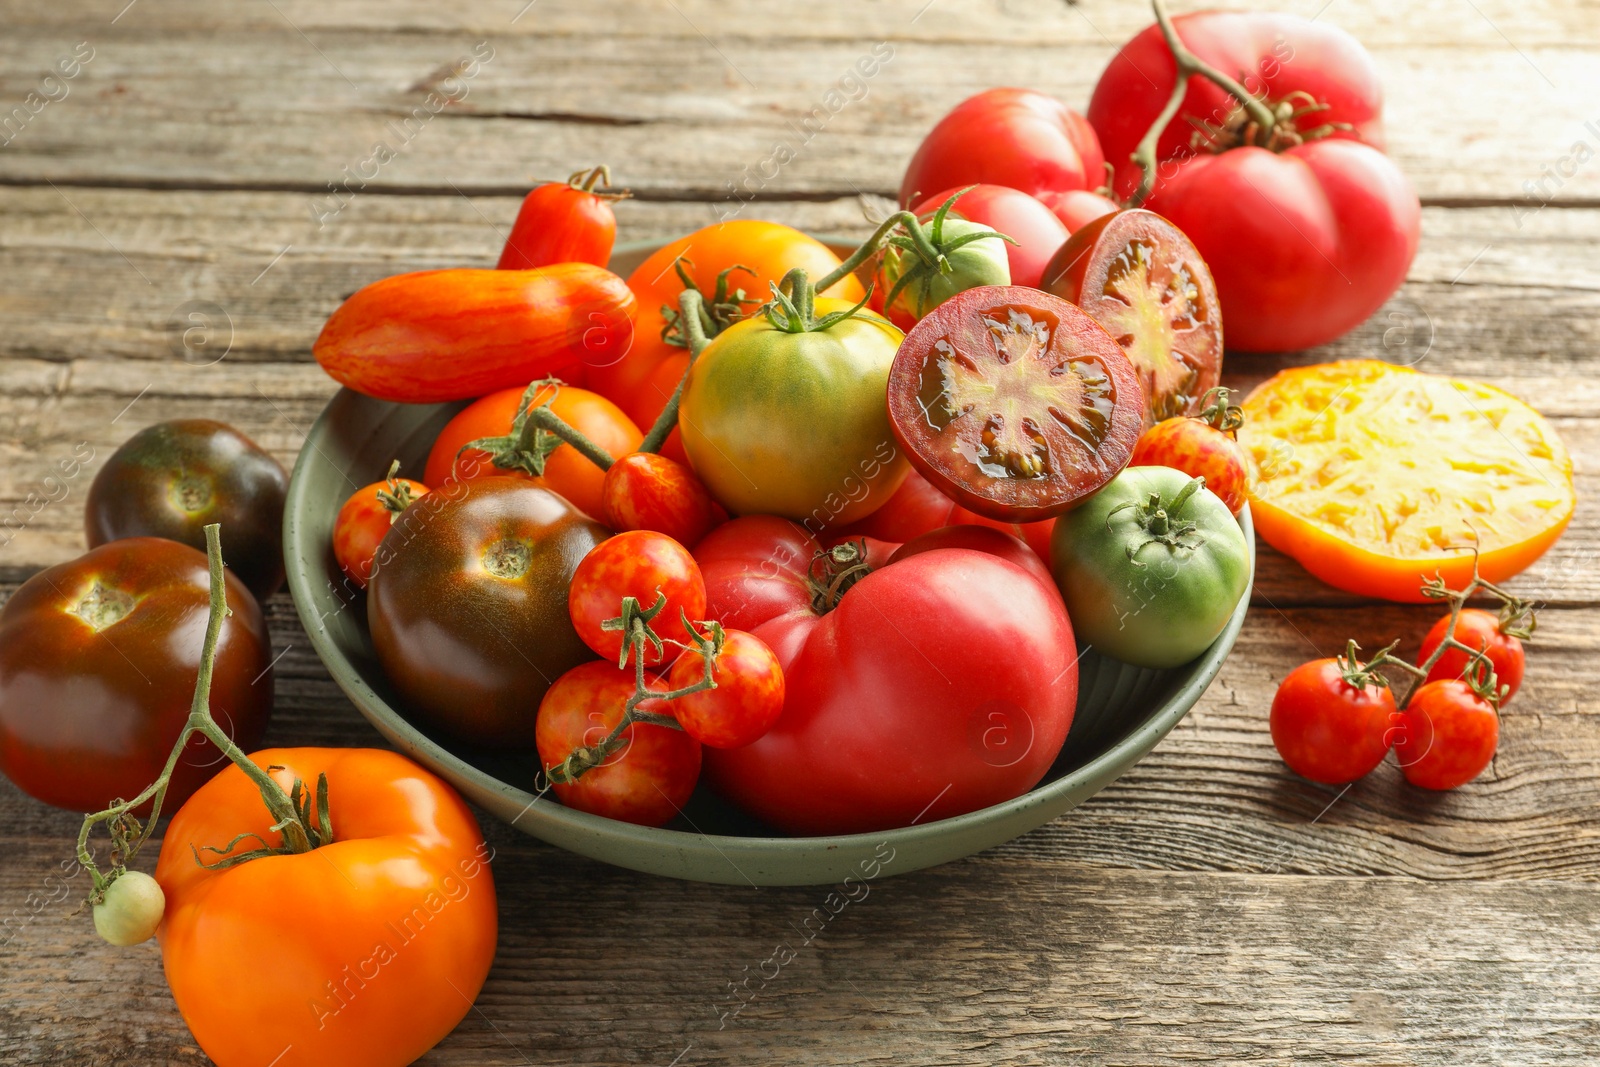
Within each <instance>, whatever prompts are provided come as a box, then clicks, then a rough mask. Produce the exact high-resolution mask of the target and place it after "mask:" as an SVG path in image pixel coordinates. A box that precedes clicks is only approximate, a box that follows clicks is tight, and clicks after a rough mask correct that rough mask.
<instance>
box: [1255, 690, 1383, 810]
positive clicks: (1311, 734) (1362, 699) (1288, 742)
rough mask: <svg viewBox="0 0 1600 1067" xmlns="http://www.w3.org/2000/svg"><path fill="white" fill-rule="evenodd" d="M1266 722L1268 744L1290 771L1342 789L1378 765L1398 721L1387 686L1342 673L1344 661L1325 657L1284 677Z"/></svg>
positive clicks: (1381, 760) (1273, 699)
mask: <svg viewBox="0 0 1600 1067" xmlns="http://www.w3.org/2000/svg"><path fill="white" fill-rule="evenodd" d="M1351 679H1353V680H1351ZM1357 683H1360V684H1357ZM1270 721H1271V726H1272V743H1273V744H1274V745H1276V746H1277V748H1278V755H1280V756H1282V757H1283V762H1285V763H1287V764H1288V765H1289V769H1290V770H1291V771H1294V772H1295V773H1296V774H1298V775H1301V776H1302V777H1305V778H1309V779H1311V780H1312V781H1313V782H1322V783H1323V784H1325V785H1343V784H1345V783H1346V782H1353V781H1355V780H1356V779H1357V778H1361V777H1363V776H1365V775H1367V774H1369V773H1370V772H1371V771H1372V770H1373V768H1375V767H1376V766H1377V765H1378V764H1380V763H1382V762H1383V757H1384V753H1386V752H1388V751H1389V737H1390V733H1389V731H1390V726H1391V725H1392V724H1393V723H1394V722H1396V721H1398V720H1397V719H1396V711H1395V703H1394V694H1393V693H1392V692H1390V690H1389V687H1388V686H1387V685H1384V684H1383V683H1382V681H1381V680H1376V681H1373V680H1369V679H1367V678H1363V677H1362V676H1360V675H1359V674H1353V673H1347V671H1346V666H1345V663H1344V661H1343V660H1341V659H1332V658H1330V659H1318V660H1312V661H1311V662H1310V663H1303V664H1301V665H1300V666H1298V667H1296V668H1295V669H1294V670H1292V671H1290V672H1289V676H1288V677H1287V678H1285V679H1284V680H1283V681H1282V682H1281V683H1279V685H1278V692H1277V695H1275V696H1274V697H1273V698H1272V714H1271V720H1270Z"/></svg>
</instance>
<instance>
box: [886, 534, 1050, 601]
mask: <svg viewBox="0 0 1600 1067" xmlns="http://www.w3.org/2000/svg"><path fill="white" fill-rule="evenodd" d="M940 548H966V549H971V550H972V551H974V552H987V553H989V554H990V555H991V556H998V557H999V558H1001V559H1003V560H1006V561H1007V562H1010V563H1015V564H1016V565H1017V566H1018V567H1021V568H1022V569H1023V570H1025V571H1027V572H1028V573H1029V574H1031V575H1032V576H1033V577H1034V578H1035V579H1036V580H1038V581H1039V582H1041V583H1043V585H1044V587H1045V588H1046V589H1048V590H1050V592H1052V593H1055V592H1056V580H1055V577H1054V576H1053V575H1051V573H1050V568H1049V566H1047V565H1046V564H1045V561H1044V560H1042V559H1040V558H1039V554H1038V553H1037V552H1035V551H1034V550H1033V549H1032V548H1030V547H1029V546H1028V544H1027V542H1025V541H1023V540H1022V539H1021V538H1020V537H1016V536H1014V535H1012V534H1009V533H1006V532H1005V531H1004V530H999V529H996V528H995V527H993V526H977V525H973V524H970V523H969V524H963V525H960V526H945V527H943V528H941V529H938V530H930V531H929V532H927V533H925V534H922V535H921V536H920V537H914V538H912V539H911V540H910V541H907V542H906V543H905V544H903V545H901V546H900V547H899V548H897V549H895V551H894V554H893V555H891V556H890V557H889V560H888V562H890V563H898V562H900V561H901V560H903V559H907V558H909V557H911V556H915V555H917V554H919V553H922V552H932V551H934V550H935V549H940Z"/></svg>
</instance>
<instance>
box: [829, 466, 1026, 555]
mask: <svg viewBox="0 0 1600 1067" xmlns="http://www.w3.org/2000/svg"><path fill="white" fill-rule="evenodd" d="M974 525H975V526H992V527H994V528H995V529H996V530H999V531H1001V532H1002V533H1008V534H1012V535H1013V536H1016V537H1020V538H1022V539H1023V540H1024V541H1026V542H1027V544H1028V547H1029V548H1032V549H1033V550H1034V551H1035V552H1037V553H1038V554H1039V558H1040V559H1042V560H1044V561H1046V562H1049V560H1050V532H1051V530H1052V529H1053V528H1054V527H1055V520H1054V519H1045V520H1043V521H1041V522H1023V523H1016V522H1002V521H1000V520H999V519H986V518H984V517H983V516H982V515H978V514H976V513H974V512H971V511H968V510H967V509H966V508H964V507H962V506H961V505H960V504H957V503H956V502H955V501H954V500H951V499H950V498H949V497H947V496H945V495H944V494H943V493H941V492H940V491H939V489H938V487H937V486H935V485H934V484H933V483H932V482H930V481H928V479H926V478H924V477H923V476H922V475H921V474H919V473H917V471H916V470H911V471H907V472H906V480H905V481H904V482H902V483H900V488H899V489H897V490H895V494H894V495H893V496H891V497H890V498H889V500H888V502H887V503H885V504H884V505H883V507H881V508H879V509H878V510H877V511H874V512H873V513H872V514H871V515H868V516H867V517H866V518H864V519H861V520H859V521H858V522H853V523H851V524H850V525H848V526H844V527H841V528H840V529H839V530H838V531H836V532H835V533H833V534H831V535H830V539H831V540H835V541H838V540H848V539H850V538H853V537H870V538H876V539H878V540H880V541H887V542H889V543H891V544H896V545H899V544H904V543H905V542H907V541H910V540H913V539H914V538H917V537H920V536H922V535H923V534H925V533H928V532H929V531H931V530H938V529H941V528H943V527H945V526H974Z"/></svg>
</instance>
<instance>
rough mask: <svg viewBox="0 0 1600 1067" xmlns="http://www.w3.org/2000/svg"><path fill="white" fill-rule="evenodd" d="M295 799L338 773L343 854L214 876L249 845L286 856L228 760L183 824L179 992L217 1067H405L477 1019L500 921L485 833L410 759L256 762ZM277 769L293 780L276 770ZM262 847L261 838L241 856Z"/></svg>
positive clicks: (342, 752) (164, 946) (334, 848)
mask: <svg viewBox="0 0 1600 1067" xmlns="http://www.w3.org/2000/svg"><path fill="white" fill-rule="evenodd" d="M250 758H251V759H252V760H254V761H255V762H256V763H257V764H258V765H259V766H261V767H265V768H268V769H269V772H270V773H271V775H272V777H273V778H274V779H275V780H276V781H277V782H278V783H279V784H280V785H281V786H282V787H283V788H284V789H285V790H288V789H289V788H290V786H291V785H292V783H293V781H294V779H295V778H299V779H300V780H301V781H302V782H305V783H306V784H307V785H308V786H309V787H310V788H312V789H313V790H314V789H315V788H316V781H317V776H318V775H319V774H326V775H327V776H328V807H329V813H330V822H331V823H332V826H333V834H334V839H333V841H332V843H330V844H327V845H324V846H322V847H321V848H317V849H314V850H312V851H311V852H305V853H300V854H297V855H276V856H263V857H260V858H257V859H252V860H248V861H245V862H243V863H240V864H238V865H236V866H233V867H230V868H227V869H223V870H218V869H209V870H208V869H207V868H205V867H202V866H201V865H200V863H199V862H197V860H196V856H195V851H194V850H195V849H198V850H199V854H200V856H201V857H203V858H205V859H206V860H207V861H208V862H212V861H215V860H216V859H217V854H216V853H214V852H209V851H207V850H208V849H225V848H226V847H227V846H228V845H229V843H230V842H232V841H234V839H235V838H236V837H237V836H238V835H240V834H254V835H259V836H260V838H261V839H262V840H264V841H267V842H271V843H273V844H277V843H278V840H279V836H278V834H277V833H275V832H273V830H272V829H271V826H272V822H273V820H272V817H271V816H270V815H269V814H268V812H267V808H266V805H265V804H263V803H262V800H261V793H260V791H259V790H258V789H257V788H256V786H255V785H254V784H252V783H251V781H250V780H249V779H248V778H246V777H245V774H244V772H243V771H241V770H240V769H239V768H238V767H236V766H233V765H229V766H228V767H227V768H226V769H225V770H223V771H222V773H220V774H218V775H217V776H216V777H215V778H213V779H211V781H210V782H208V783H206V784H205V785H204V786H203V787H202V788H201V789H200V791H199V792H197V793H196V794H195V795H194V796H193V797H192V798H190V800H189V802H188V803H186V804H185V805H184V806H183V807H182V808H180V809H179V810H178V813H177V814H176V815H174V816H173V818H172V823H171V825H170V826H169V827H168V828H167V833H166V837H165V839H164V840H163V841H162V844H161V859H160V860H159V862H158V863H157V864H156V881H158V882H159V883H160V884H161V889H162V892H163V893H165V895H166V902H167V907H166V914H165V917H164V918H163V920H162V923H161V928H160V931H159V934H158V936H159V937H160V941H161V961H162V966H163V967H164V968H165V970H166V974H167V983H168V984H169V985H170V986H171V987H172V995H173V998H174V999H175V1000H176V1001H177V1002H178V1010H179V1011H180V1012H182V1013H183V1020H184V1022H185V1023H187V1024H188V1026H189V1029H190V1031H191V1032H193V1034H194V1037H195V1040H196V1041H198V1042H199V1043H200V1047H201V1048H202V1049H204V1050H205V1052H206V1055H208V1056H210V1057H211V1059H212V1060H214V1061H215V1062H216V1063H217V1064H218V1067H246V1065H250V1067H259V1065H261V1064H264V1063H269V1062H270V1063H273V1064H275V1065H276V1067H311V1065H328V1064H336V1065H337V1064H355V1063H359V1064H364V1065H366V1067H401V1065H402V1064H407V1063H410V1062H412V1061H413V1060H415V1059H416V1058H417V1057H419V1056H421V1055H422V1054H423V1053H424V1052H426V1051H427V1050H428V1049H430V1048H432V1047H433V1046H434V1045H436V1044H438V1042H439V1041H440V1039H442V1038H443V1037H444V1036H445V1035H446V1034H448V1033H449V1032H450V1031H451V1030H453V1029H454V1028H455V1026H456V1024H457V1023H459V1022H460V1021H461V1019H462V1017H463V1016H465V1015H466V1013H467V1012H468V1011H470V1010H471V1008H472V1001H473V999H474V998H475V997H477V995H478V991H479V989H481V988H482V986H483V981H484V978H485V977H486V976H487V975H488V973H489V965H490V963H491V962H492V961H493V959H494V951H495V941H496V937H497V935H498V929H499V920H498V918H497V912H496V908H495V890H494V876H493V875H492V874H491V873H490V870H489V860H490V858H491V854H490V851H489V849H488V847H487V846H486V845H485V844H484V841H483V835H482V833H480V832H479V829H478V824H477V821H476V820H475V819H474V818H473V817H472V812H471V811H469V810H468V809H467V806H466V804H465V803H464V802H463V801H462V800H461V798H460V797H459V796H458V795H457V794H456V793H455V791H454V790H452V789H451V788H450V787H449V786H447V785H446V784H445V783H444V782H442V781H440V780H439V779H438V778H436V777H434V776H433V775H432V774H430V773H428V772H427V771H425V770H423V769H422V768H421V767H418V766H417V765H416V764H415V763H412V762H411V761H410V760H408V759H406V758H405V757H404V756H401V755H399V754H398V753H394V752H388V751H382V750H378V749H344V748H279V749H267V750H264V751H261V752H257V753H255V754H254V755H252V756H251V757H250ZM272 768H277V769H272ZM237 847H238V850H240V851H246V850H249V849H252V848H257V847H259V843H258V842H257V841H256V840H254V839H253V838H246V839H245V840H244V841H242V842H240V843H239V845H238V846H237Z"/></svg>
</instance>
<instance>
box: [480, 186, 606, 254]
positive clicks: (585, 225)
mask: <svg viewBox="0 0 1600 1067" xmlns="http://www.w3.org/2000/svg"><path fill="white" fill-rule="evenodd" d="M616 239H617V216H616V213H615V212H613V211H612V210H611V203H610V202H609V201H608V200H607V199H606V198H605V197H603V196H601V195H600V194H598V193H595V192H592V191H590V190H587V189H583V188H579V187H577V186H575V185H573V184H571V183H569V182H545V183H544V184H543V185H540V186H537V187H535V188H534V190H533V191H532V192H530V193H529V194H528V195H527V196H525V197H523V198H522V206H521V207H520V208H518V209H517V220H516V222H514V223H512V226H511V234H510V236H508V237H507V238H506V246H505V248H504V249H503V250H502V251H501V252H500V262H499V263H497V264H495V267H496V268H497V269H498V270H529V269H532V268H535V267H549V266H552V265H554V264H556V263H593V264H594V265H595V266H597V267H604V266H605V265H606V264H607V263H609V262H610V261H611V247H612V245H613V244H615V243H616Z"/></svg>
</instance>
